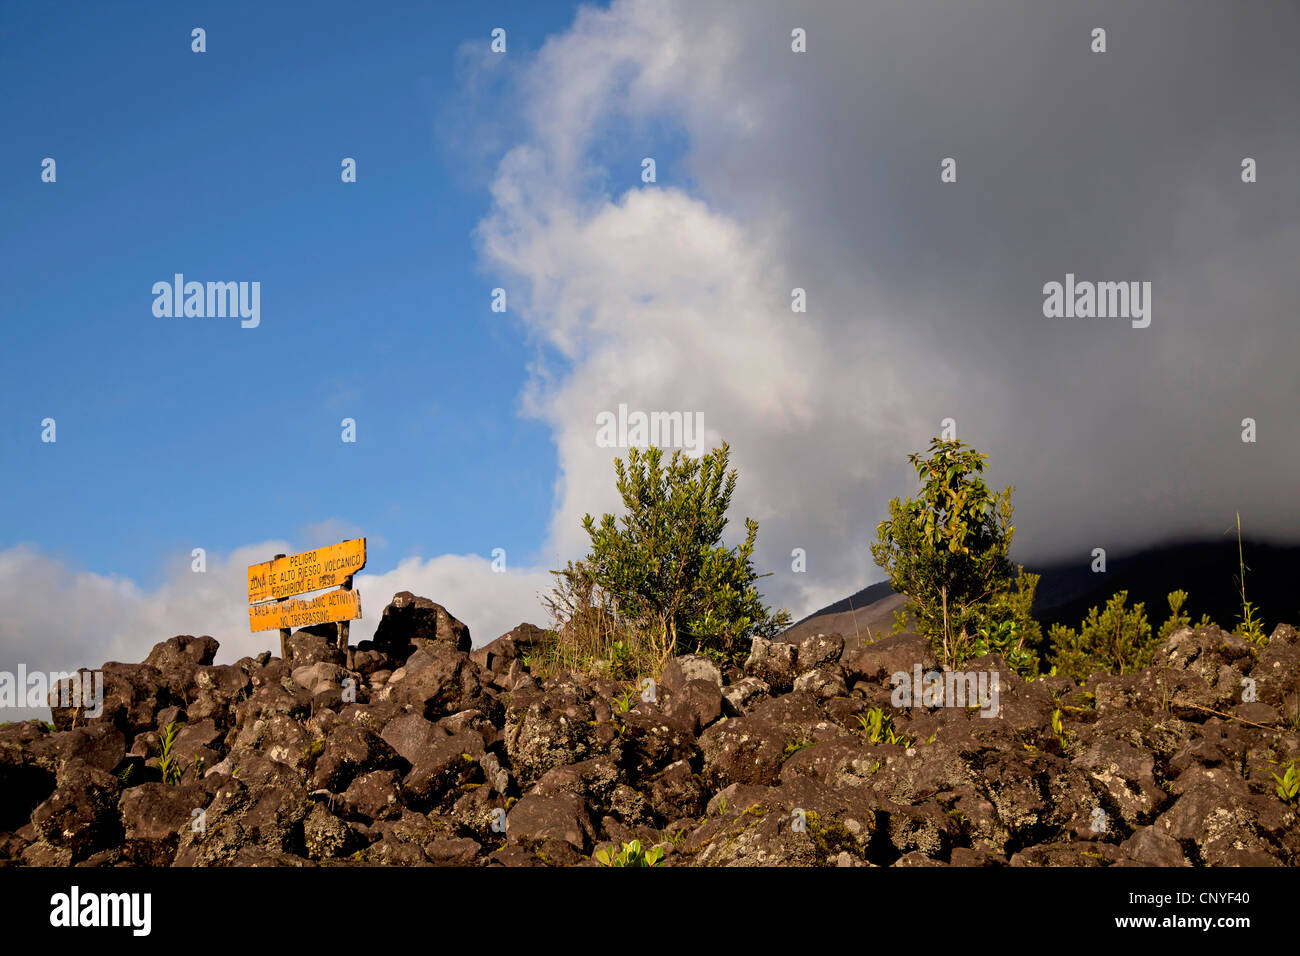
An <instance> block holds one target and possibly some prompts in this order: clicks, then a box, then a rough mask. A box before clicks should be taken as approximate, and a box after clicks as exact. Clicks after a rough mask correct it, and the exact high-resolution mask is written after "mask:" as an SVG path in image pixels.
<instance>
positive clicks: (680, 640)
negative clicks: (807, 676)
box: [547, 443, 790, 677]
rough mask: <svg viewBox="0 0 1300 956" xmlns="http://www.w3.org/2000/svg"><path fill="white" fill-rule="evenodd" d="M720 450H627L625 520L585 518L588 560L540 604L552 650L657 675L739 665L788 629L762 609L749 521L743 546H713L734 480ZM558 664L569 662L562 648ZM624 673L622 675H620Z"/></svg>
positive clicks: (622, 490)
mask: <svg viewBox="0 0 1300 956" xmlns="http://www.w3.org/2000/svg"><path fill="white" fill-rule="evenodd" d="M729 455H730V449H729V448H728V446H727V445H726V444H725V443H724V444H723V445H722V447H721V448H716V449H714V450H712V451H711V452H709V453H708V454H706V455H704V456H702V457H701V458H699V459H693V458H690V457H689V456H684V455H683V454H682V453H681V452H680V451H675V452H673V455H672V458H671V460H670V461H668V462H667V464H666V465H665V463H664V461H663V451H662V449H659V448H656V447H651V448H649V449H647V450H644V451H643V450H641V449H638V448H632V449H631V450H630V451H629V453H628V458H627V463H626V465H625V464H624V462H623V460H622V459H616V460H615V462H614V470H615V472H616V474H617V485H618V491H619V494H620V496H621V497H622V499H623V505H624V507H625V508H626V513H625V514H624V515H622V517H621V518H615V516H614V515H612V514H606V515H604V517H602V518H601V520H600V522H599V523H597V522H596V520H595V519H594V518H593V517H592V516H591V515H587V516H585V517H584V519H583V528H584V529H585V530H586V532H587V534H588V536H589V537H590V538H591V551H590V553H589V554H588V555H587V556H586V557H585V558H583V559H582V560H581V561H578V562H570V563H569V564H568V566H566V567H565V568H564V570H562V571H554V572H552V574H554V575H555V576H556V578H557V586H556V587H555V589H554V590H553V591H552V593H551V596H550V597H549V599H547V604H548V606H549V608H550V609H551V613H552V616H553V617H554V618H555V619H556V624H557V628H556V630H557V632H558V639H557V644H558V645H565V644H568V645H569V646H570V647H572V648H575V649H576V650H577V653H575V654H572V655H571V656H573V657H575V658H577V659H578V661H579V662H581V661H582V660H583V659H587V660H593V659H597V658H599V659H604V660H609V659H610V656H611V654H613V653H615V652H617V653H618V654H621V656H622V659H623V661H624V668H623V670H624V671H625V673H623V674H619V675H615V676H621V677H628V676H632V674H635V673H644V672H646V671H651V672H653V673H658V670H659V669H660V668H661V667H662V665H663V664H664V662H666V661H667V660H668V658H670V657H672V656H674V655H675V654H680V653H684V652H686V651H688V650H691V651H695V652H696V653H704V654H709V655H710V656H713V657H714V658H715V659H719V660H722V661H724V662H725V661H732V660H736V659H738V658H739V657H740V656H742V655H743V654H744V653H745V652H747V651H748V644H749V641H750V639H751V638H752V637H754V636H755V635H758V636H763V637H772V636H774V635H775V634H776V633H778V632H779V631H780V630H782V629H783V628H784V627H786V625H788V624H789V622H790V616H789V614H788V613H787V612H786V611H784V610H781V611H777V612H772V611H770V610H768V608H766V607H765V606H764V605H763V602H762V597H761V595H760V594H759V592H758V589H757V587H756V586H755V582H756V581H757V579H758V577H759V575H758V573H757V572H756V571H755V570H754V566H753V563H752V560H751V557H752V555H753V551H754V542H755V539H756V537H757V535H758V523H757V522H756V521H753V520H750V519H746V520H745V529H746V532H747V533H746V537H745V542H744V543H743V544H742V545H740V546H739V547H735V548H728V547H726V546H724V545H723V544H722V533H723V530H724V529H725V528H726V525H727V509H728V507H729V506H730V504H731V496H732V493H733V492H734V490H735V486H736V472H735V471H734V470H732V471H728V470H727V462H728V458H729ZM555 653H556V654H557V655H560V656H563V655H565V654H566V653H568V652H567V651H566V650H565V649H564V648H563V647H562V646H561V647H557V649H556V651H555ZM626 672H630V673H626Z"/></svg>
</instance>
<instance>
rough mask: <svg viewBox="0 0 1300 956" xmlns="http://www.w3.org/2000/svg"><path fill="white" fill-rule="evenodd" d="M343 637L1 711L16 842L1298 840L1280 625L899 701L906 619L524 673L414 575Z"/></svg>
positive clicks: (974, 846)
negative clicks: (705, 652) (973, 694)
mask: <svg viewBox="0 0 1300 956" xmlns="http://www.w3.org/2000/svg"><path fill="white" fill-rule="evenodd" d="M335 633H336V632H335V629H334V628H333V627H332V626H329V627H324V626H321V627H314V628H304V629H302V630H300V631H297V632H295V633H294V634H293V635H292V636H291V637H290V640H289V649H290V654H291V660H289V661H284V660H280V659H279V658H276V657H272V656H271V655H270V653H269V652H266V653H262V654H259V655H257V656H256V657H245V658H242V659H241V660H239V661H238V662H236V663H234V664H216V663H215V660H216V656H215V655H216V651H217V646H216V642H215V641H213V640H212V639H211V638H209V637H197V638H196V637H190V636H185V635H182V636H178V637H173V638H170V639H168V640H166V641H163V642H161V643H159V644H157V645H155V646H154V648H153V650H152V651H151V652H150V654H149V656H148V658H147V659H146V661H145V662H144V663H142V664H120V663H109V664H106V665H104V667H103V668H102V670H103V674H104V685H103V686H104V690H105V694H104V709H103V712H102V714H100V715H99V716H98V717H89V716H88V715H87V714H85V713H83V712H82V710H81V709H80V708H56V709H55V710H54V711H53V713H54V729H53V730H50V729H49V728H48V727H47V726H45V725H43V724H41V723H39V722H36V721H24V722H21V723H16V724H9V725H4V726H0V861H6V862H8V863H9V864H10V865H45V866H112V865H137V866H141V865H142V866H169V865H174V866H217V865H221V866H308V865H310V866H315V865H327V866H339V865H356V864H363V865H364V864H380V865H399V866H430V865H437V866H487V865H492V866H568V865H595V864H594V862H593V860H592V853H593V851H595V850H596V849H598V848H600V847H607V846H608V847H614V848H617V847H619V846H621V845H622V844H623V843H626V842H628V841H630V840H633V839H637V840H640V841H641V842H642V844H643V845H645V846H657V847H659V848H661V849H662V850H663V851H664V857H663V862H662V864H661V865H665V866H682V865H704V866H748V865H781V866H845V867H854V866H908V867H912V866H945V865H953V866H980V867H986V866H1008V865H1010V866H1125V867H1128V866H1240V865H1259V866H1297V865H1300V826H1297V823H1298V822H1300V821H1297V808H1296V807H1295V806H1294V805H1292V804H1290V803H1288V802H1286V801H1285V800H1284V799H1283V798H1282V797H1281V796H1280V795H1279V793H1278V791H1277V784H1276V780H1277V778H1279V777H1280V776H1282V775H1283V774H1285V773H1286V769H1287V767H1289V766H1290V765H1291V764H1292V763H1300V636H1298V635H1297V632H1296V631H1295V630H1294V629H1293V628H1291V627H1289V626H1279V627H1278V628H1277V629H1275V631H1274V633H1273V635H1272V637H1271V639H1270V641H1269V642H1267V643H1263V644H1261V645H1255V644H1252V643H1250V642H1248V641H1244V640H1242V639H1241V638H1238V637H1236V636H1235V635H1233V634H1230V633H1228V632H1225V631H1222V630H1220V629H1219V628H1215V627H1207V628H1183V629H1180V630H1179V631H1177V632H1176V633H1174V634H1173V635H1171V636H1170V638H1169V639H1168V640H1167V641H1164V642H1163V643H1162V644H1161V646H1160V647H1159V648H1158V649H1157V651H1156V654H1155V663H1154V665H1153V666H1152V667H1149V668H1146V669H1144V670H1140V671H1136V672H1132V673H1126V674H1117V675H1113V674H1097V675H1093V677H1092V678H1091V679H1090V680H1088V681H1087V682H1085V683H1084V684H1083V685H1076V684H1075V683H1074V682H1072V681H1070V680H1068V679H1066V678H1063V677H1057V676H1047V677H1042V678H1040V679H1037V680H1033V681H1026V680H1022V679H1021V678H1020V677H1018V676H1017V675H1015V674H1013V673H1012V672H1011V671H1010V670H1009V669H1007V667H1006V664H1005V662H1004V661H1003V660H1002V659H1001V658H1000V657H998V656H997V655H988V656H986V657H983V658H980V659H978V660H972V661H968V662H967V663H966V664H965V665H963V667H964V668H965V669H966V670H968V671H973V672H996V673H997V674H998V678H999V688H1000V690H999V699H998V707H997V708H996V711H990V710H982V709H981V708H980V707H979V706H978V705H974V706H963V705H962V704H961V703H960V702H958V701H948V702H936V703H933V704H928V703H927V704H923V703H922V702H915V703H914V704H913V705H912V706H909V707H895V706H893V703H892V696H893V695H892V685H891V677H892V676H893V675H894V674H895V673H897V672H899V671H901V672H903V673H905V674H908V675H909V677H910V676H911V675H912V674H913V673H914V669H915V668H917V667H920V668H921V669H922V671H923V672H925V671H929V670H932V669H938V668H937V667H936V664H935V660H934V655H933V652H932V650H931V647H930V645H929V643H928V642H927V641H926V640H924V639H923V638H921V637H919V636H917V635H915V634H896V635H891V636H888V637H882V638H881V639H879V640H877V641H875V642H874V643H871V644H866V645H862V646H860V647H856V648H855V649H854V650H853V651H852V652H851V653H849V654H847V655H846V652H845V645H844V640H843V638H841V637H840V636H839V635H838V634H832V635H829V636H827V635H823V634H805V635H803V636H802V639H801V640H800V641H799V643H798V644H792V643H785V642H782V641H779V640H777V641H769V640H763V639H758V640H755V641H754V642H753V644H752V646H751V649H750V654H749V657H748V660H747V661H746V664H745V667H744V668H743V670H742V669H740V668H737V667H735V666H734V665H728V666H727V667H726V668H719V667H718V666H716V665H715V664H714V663H713V662H712V661H710V660H709V659H708V658H706V657H704V656H700V655H694V654H686V655H682V656H680V657H677V658H674V659H671V660H669V661H668V662H667V663H666V665H665V668H664V671H663V674H662V676H661V679H660V680H658V681H657V684H656V685H655V686H654V687H653V689H652V688H651V686H650V685H648V684H646V683H643V682H642V681H641V680H637V681H630V682H625V683H620V682H617V681H614V680H612V679H610V678H609V677H608V676H604V677H584V676H575V675H573V674H568V673H560V674H557V675H554V676H551V677H549V678H547V679H545V680H539V679H538V678H537V677H536V676H535V675H532V674H530V673H529V670H528V668H527V667H526V666H525V664H524V657H525V655H526V654H528V653H530V652H535V650H536V649H537V648H538V647H539V646H541V645H543V644H544V643H545V642H546V641H548V640H551V639H553V635H552V634H550V633H549V632H546V631H543V630H541V629H540V628H536V627H533V626H532V625H527V624H521V625H520V626H519V627H517V628H515V629H514V630H512V631H511V632H509V633H508V634H505V635H502V636H501V637H499V638H498V639H497V640H495V641H493V642H492V643H491V644H489V645H487V646H485V647H482V648H479V649H477V650H473V651H471V650H470V649H469V647H470V645H469V631H468V629H467V628H465V626H464V625H463V624H461V623H460V622H459V621H457V620H456V619H455V618H454V617H452V616H451V615H450V614H449V613H448V612H447V610H446V609H445V608H443V607H441V606H440V605H437V604H435V603H434V602H432V601H429V600H427V599H424V598H417V597H414V596H413V595H410V594H409V593H406V592H403V593H402V594H399V595H397V596H396V598H395V599H394V601H393V603H392V604H391V605H390V606H389V607H388V608H387V609H386V611H385V614H384V618H383V620H382V621H381V623H380V628H379V630H378V631H377V633H376V639H375V641H374V642H363V645H362V646H359V647H357V648H354V649H353V651H352V655H351V663H350V664H349V662H348V659H347V658H346V656H345V655H344V653H343V651H341V650H340V649H339V648H338V647H337V646H336V643H335V640H334V637H335ZM349 667H351V669H348V668H349ZM81 673H89V672H88V671H82V672H81ZM345 687H346V688H347V690H348V693H347V700H344V699H343V692H344V688H345ZM966 703H967V704H970V703H971V702H966ZM886 718H887V720H886ZM1054 718H1056V719H1059V724H1056V725H1054ZM873 721H875V722H876V723H873ZM881 721H884V723H880V722H881ZM169 726H171V727H172V728H173V730H174V732H175V733H174V740H173V741H172V743H171V746H170V752H169V754H168V760H169V761H170V762H171V764H172V765H173V766H174V767H176V768H178V771H179V772H177V771H176V770H174V771H171V772H168V773H167V774H166V775H165V776H166V779H165V780H164V772H163V771H164V763H165V762H164V760H163V743H164V738H165V737H166V736H167V732H168V731H167V728H168V727H169ZM873 727H874V728H875V729H876V731H877V733H876V735H875V736H874V737H873V736H872V730H871V728H873Z"/></svg>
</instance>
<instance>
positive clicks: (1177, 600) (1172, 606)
mask: <svg viewBox="0 0 1300 956" xmlns="http://www.w3.org/2000/svg"><path fill="white" fill-rule="evenodd" d="M1166 600H1167V601H1168V602H1169V617H1168V618H1167V619H1166V620H1165V623H1163V624H1161V625H1160V632H1159V633H1158V634H1157V635H1156V644H1157V645H1160V644H1163V643H1164V642H1165V641H1166V640H1167V639H1168V638H1169V635H1170V634H1172V633H1174V631H1177V630H1178V629H1179V628H1184V627H1192V626H1193V625H1192V619H1191V616H1190V615H1188V614H1185V613H1183V605H1184V604H1186V603H1187V592H1186V591H1170V592H1169V596H1168V597H1167V598H1166ZM1211 623H1212V622H1211V621H1210V616H1209V615H1208V614H1202V615H1201V619H1200V621H1198V622H1197V623H1196V625H1195V626H1196V627H1209V626H1210V624H1211Z"/></svg>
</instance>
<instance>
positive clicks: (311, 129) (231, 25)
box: [0, 2, 573, 586]
mask: <svg viewBox="0 0 1300 956" xmlns="http://www.w3.org/2000/svg"><path fill="white" fill-rule="evenodd" d="M331 6H332V5H328V4H320V5H313V7H312V10H311V15H309V16H307V15H304V14H303V12H302V11H301V10H290V9H282V8H281V7H280V6H279V5H275V4H263V3H214V4H197V5H187V6H186V7H184V8H180V7H175V6H173V5H168V4H158V3H149V4H127V5H113V6H111V7H109V6H102V7H101V6H96V5H88V6H83V5H78V7H77V12H76V14H75V16H74V15H72V14H70V13H68V12H66V10H62V9H60V8H56V7H47V6H40V5H18V4H13V5H8V6H6V8H5V10H4V13H3V19H2V20H0V30H2V37H3V38H2V39H0V44H2V46H0V50H2V53H0V77H2V81H0V87H2V88H3V89H4V90H5V91H6V93H5V96H4V101H5V106H4V107H3V110H4V112H3V124H4V131H5V135H4V138H5V140H6V146H5V148H4V149H3V151H0V182H3V186H2V187H0V189H2V190H3V193H2V194H0V197H2V198H0V204H2V205H3V207H4V210H5V216H4V218H5V220H6V222H7V225H6V228H5V230H4V232H3V238H0V285H2V286H3V288H4V290H5V298H6V303H5V306H4V313H5V315H4V327H5V344H4V348H3V350H2V351H0V397H2V399H3V405H4V407H5V409H6V414H5V415H4V416H3V424H0V455H2V456H3V458H4V461H5V462H6V466H5V467H4V468H3V469H0V496H2V497H3V498H4V500H5V501H6V502H8V503H9V505H8V506H7V507H6V509H5V520H4V522H3V528H2V530H0V547H8V546H11V545H14V544H16V543H19V542H29V543H33V544H35V545H36V546H38V547H39V548H40V549H41V550H43V551H45V552H47V553H49V554H51V555H54V556H57V557H59V558H60V559H62V560H65V561H67V562H70V563H73V564H76V565H79V566H82V567H85V568H87V569H90V570H93V571H97V572H100V573H105V574H108V573H112V574H121V575H126V576H129V577H130V578H132V579H133V580H135V581H136V582H137V583H139V584H141V585H143V586H152V585H153V584H156V583H157V582H158V581H159V580H161V578H162V576H163V574H164V561H165V560H166V559H168V558H169V557H170V556H172V555H174V554H176V553H180V554H184V555H188V553H189V551H190V549H191V548H193V547H198V546H202V547H206V548H207V549H209V551H212V552H228V551H229V550H231V549H233V548H235V547H237V546H239V545H242V544H245V543H247V542H250V541H256V540H263V539H267V538H283V539H286V540H288V541H289V542H290V543H291V544H294V545H300V546H302V547H308V546H311V545H314V544H316V543H319V542H317V541H315V540H309V539H311V538H312V537H313V536H314V534H313V532H312V531H311V526H313V525H315V524H317V523H319V522H322V521H325V520H327V519H333V520H335V521H337V522H341V525H340V527H345V526H352V528H353V529H355V531H356V533H361V534H368V535H369V536H370V537H371V549H370V553H371V559H370V565H371V567H375V566H381V567H382V566H386V565H388V564H391V563H393V562H394V561H395V560H396V559H397V558H398V557H401V556H406V555H409V554H423V555H428V554H430V553H441V552H452V553H479V554H484V555H487V554H489V553H490V552H491V550H492V548H494V547H504V548H506V549H507V552H508V553H510V554H513V555H520V556H524V555H528V554H529V553H530V552H532V551H533V550H535V548H536V547H537V545H538V543H539V541H540V539H541V537H542V536H543V534H544V530H545V524H546V519H547V518H548V517H549V514H550V509H551V500H552V494H553V490H552V485H553V481H554V471H555V454H554V449H553V447H552V445H551V443H550V441H549V438H548V434H547V430H546V428H545V427H544V425H542V424H541V423H538V422H536V421H530V420H526V419H523V418H521V417H520V416H519V415H518V414H517V413H516V406H517V401H518V394H519V390H520V387H521V385H522V382H523V380H524V377H525V369H526V363H527V362H528V361H529V359H530V356H531V354H532V352H531V347H530V346H528V345H526V344H525V342H524V341H523V338H522V336H521V335H520V333H519V330H518V329H517V328H513V327H512V326H511V324H510V322H509V320H508V319H505V318H503V317H502V316H500V315H494V314H493V313H491V312H490V311H489V308H488V303H489V297H490V290H491V289H492V288H493V287H494V286H495V285H496V284H497V280H495V279H494V278H493V276H491V275H490V274H489V273H488V272H486V271H484V270H483V269H482V268H481V267H480V262H479V258H478V256H477V255H476V252H475V245H474V241H473V235H472V233H473V229H474V226H475V224H476V223H477V222H478V220H479V219H480V218H481V217H482V216H483V214H484V212H485V210H486V208H487V205H488V195H487V192H486V190H485V188H484V184H485V183H486V181H487V178H488V176H489V174H490V172H491V170H490V167H486V166H485V167H483V168H480V169H476V168H473V166H472V165H470V164H471V163H473V162H476V161H481V160H482V159H483V155H482V154H479V153H478V151H475V150H472V149H459V148H458V147H460V146H462V145H463V144H464V140H465V138H466V137H467V136H469V137H472V136H474V135H475V134H474V133H473V132H472V131H467V130H466V129H465V128H463V126H459V127H458V126H456V125H455V124H456V123H457V120H458V118H459V113H458V110H457V108H456V102H457V98H458V97H459V96H460V93H461V84H462V77H459V76H458V72H457V71H458V63H461V62H462V58H460V57H458V55H457V52H458V49H459V48H461V47H462V45H463V44H467V43H470V44H474V43H481V44H482V45H483V46H484V48H485V47H486V45H487V43H488V41H489V34H490V31H491V30H492V28H493V27H495V26H498V25H501V24H505V25H507V26H508V27H509V30H508V44H509V51H510V53H509V54H508V55H513V54H515V53H516V51H517V52H518V54H520V55H521V56H523V55H526V54H527V52H528V51H529V50H530V48H536V47H537V46H538V45H540V43H541V41H542V40H543V39H544V38H545V36H546V35H547V34H548V33H551V32H554V31H557V30H559V29H562V28H563V27H564V26H566V25H567V23H568V22H569V21H570V20H571V19H572V16H573V9H572V5H570V4H563V3H541V2H528V3H515V4H491V5H487V4H479V3H454V4H453V3H432V4H431V3H410V4H399V5H395V6H393V5H386V6H385V15H384V16H383V17H378V16H370V15H369V14H368V13H367V12H366V11H365V10H364V9H363V8H357V7H356V6H355V5H352V4H338V5H337V7H336V8H335V9H331ZM55 11H59V12H55ZM195 26H201V27H203V28H205V29H206V31H207V52H206V53H202V54H197V53H194V52H192V51H191V49H190V45H191V38H190V30H191V28H192V27H195ZM490 94H491V91H490V90H489V91H488V96H489V97H490ZM477 106H478V108H479V109H480V110H487V111H488V112H489V114H490V111H491V109H492V108H493V101H492V100H491V99H490V98H488V97H483V98H481V100H480V102H479V103H478V104H477ZM508 109H509V104H508V103H505V102H502V104H501V110H502V114H503V115H501V116H499V117H497V118H496V120H495V121H494V125H498V126H500V127H502V128H506V127H508V126H509V124H510V123H511V117H510V116H509V115H508ZM480 116H482V113H480ZM471 153H472V154H474V155H467V154H471ZM46 156H49V157H53V158H54V159H55V160H56V162H57V164H58V165H57V177H58V179H57V182H56V183H54V184H47V183H42V182H41V180H40V162H41V160H42V159H43V158H44V157H46ZM345 156H348V157H354V158H355V159H356V160H357V163H358V177H357V179H358V181H357V182H356V183H355V184H344V183H342V182H341V181H340V162H341V160H342V158H343V157H345ZM175 272H183V273H185V275H186V277H187V279H196V280H199V281H206V280H214V281H215V280H220V281H229V280H247V281H252V280H257V281H260V282H261V290H262V303H261V311H262V321H261V325H260V327H259V328H256V329H241V328H240V327H239V323H238V320H231V319H200V318H156V317H155V316H154V315H153V314H152V311H151V308H152V301H153V297H152V295H151V293H150V289H151V286H152V284H153V283H154V282H155V281H159V280H167V281H170V278H171V276H172V275H173V273H175ZM47 416H48V417H52V418H54V419H55V420H56V422H57V437H58V440H57V442H56V443H55V444H52V445H51V444H43V443H41V442H40V440H39V437H40V422H41V420H42V419H43V418H45V417H47ZM345 417H351V418H354V419H355V420H356V422H357V435H358V440H357V442H356V443H355V444H345V443H343V442H342V441H341V440H340V433H341V430H342V429H341V427H340V422H341V420H342V419H343V418H345ZM345 529H346V528H345Z"/></svg>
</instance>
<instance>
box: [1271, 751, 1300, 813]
mask: <svg viewBox="0 0 1300 956" xmlns="http://www.w3.org/2000/svg"><path fill="white" fill-rule="evenodd" d="M1273 779H1274V780H1276V781H1277V795H1278V797H1279V798H1280V799H1281V800H1282V802H1283V803H1288V804H1292V805H1294V804H1295V803H1296V802H1297V801H1298V800H1300V771H1297V770H1296V765H1295V761H1294V760H1293V761H1291V763H1290V765H1288V766H1287V768H1286V773H1284V774H1283V775H1282V776H1280V777H1279V776H1278V775H1277V774H1273Z"/></svg>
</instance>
